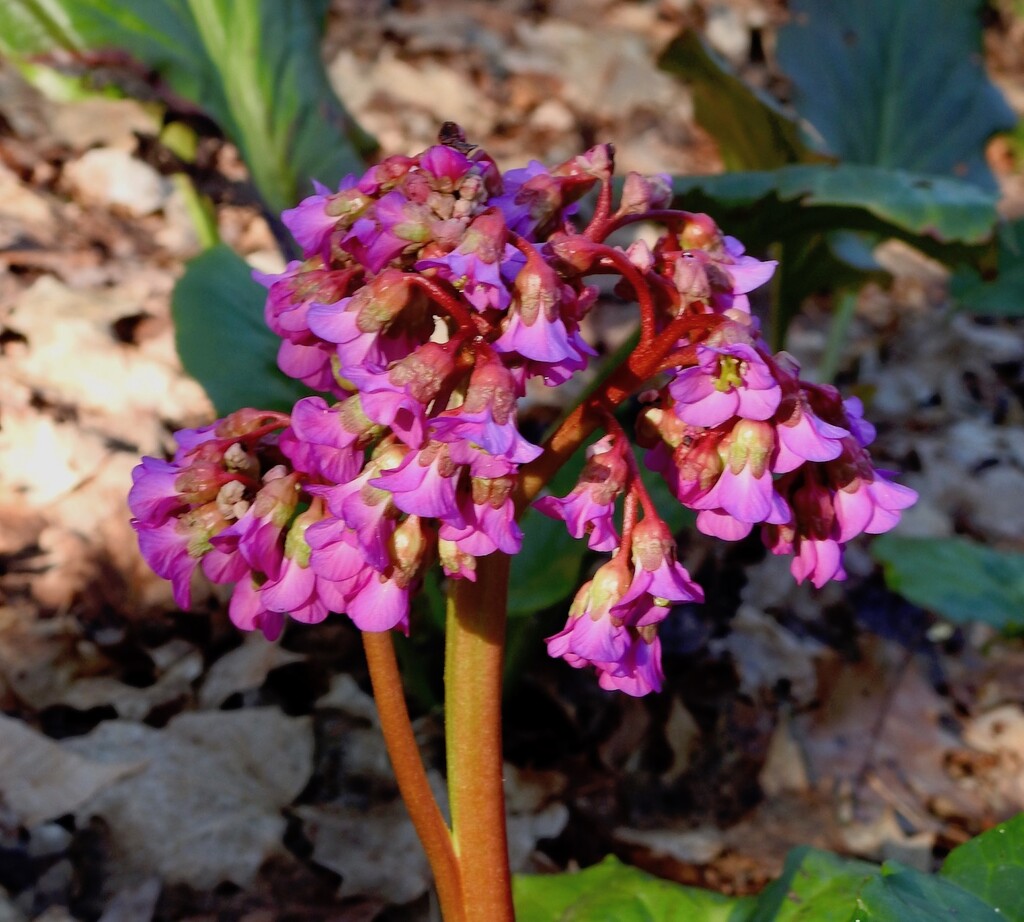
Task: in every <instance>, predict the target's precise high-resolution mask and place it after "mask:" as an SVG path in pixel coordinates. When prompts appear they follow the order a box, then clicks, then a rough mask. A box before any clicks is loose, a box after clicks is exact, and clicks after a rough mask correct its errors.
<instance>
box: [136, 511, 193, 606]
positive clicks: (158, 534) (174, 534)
mask: <svg viewBox="0 0 1024 922" xmlns="http://www.w3.org/2000/svg"><path fill="white" fill-rule="evenodd" d="M135 531H136V533H137V534H138V537H139V550H140V551H142V556H143V557H144V558H145V559H146V563H148V564H149V566H150V568H151V569H152V571H153V572H154V573H155V574H156V575H157V576H162V577H163V578H164V579H168V580H170V581H171V587H172V591H173V594H174V602H175V604H176V605H177V606H178V607H179V608H181V609H183V610H187V609H188V608H189V607H190V606H191V604H192V574H193V573H195V569H196V567H197V566H198V564H199V554H197V553H195V551H194V547H195V535H194V534H193V533H192V532H190V531H189V528H188V526H187V524H186V523H185V522H184V521H182V520H179V519H168V520H166V521H165V522H164V523H163V524H162V525H145V524H142V523H136V524H135Z"/></svg>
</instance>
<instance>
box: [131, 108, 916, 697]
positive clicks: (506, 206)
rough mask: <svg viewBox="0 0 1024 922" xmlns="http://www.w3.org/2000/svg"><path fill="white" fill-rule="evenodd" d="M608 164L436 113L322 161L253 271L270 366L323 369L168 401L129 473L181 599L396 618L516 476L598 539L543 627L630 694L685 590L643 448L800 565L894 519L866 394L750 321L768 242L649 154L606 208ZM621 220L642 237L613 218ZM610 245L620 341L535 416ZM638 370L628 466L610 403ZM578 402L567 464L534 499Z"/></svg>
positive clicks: (481, 532) (457, 563)
mask: <svg viewBox="0 0 1024 922" xmlns="http://www.w3.org/2000/svg"><path fill="white" fill-rule="evenodd" d="M613 170H614V151H613V149H612V147H611V146H610V145H606V144H602V145H598V146H596V147H594V148H593V149H591V150H590V151H587V152H585V153H583V154H580V155H578V156H576V157H572V158H570V159H569V160H567V161H565V162H564V163H562V164H558V165H556V166H553V167H551V168H548V167H545V166H543V165H542V164H540V163H537V162H531V163H530V164H529V165H528V166H526V167H525V168H522V169H514V170H510V171H508V172H506V173H504V174H502V173H501V172H500V171H499V170H498V168H497V167H496V165H495V163H494V161H493V160H492V159H491V158H490V157H489V156H488V155H487V154H486V153H484V152H483V151H481V150H479V149H477V148H475V147H474V146H473V145H472V144H469V143H467V142H466V141H465V138H464V137H463V136H462V134H461V131H460V130H458V129H457V127H452V126H446V128H445V129H444V130H443V131H442V134H441V143H439V144H436V145H434V146H432V147H430V148H428V149H427V150H426V151H424V152H422V153H421V154H419V155H416V156H395V157H388V158H386V159H384V160H383V161H381V162H380V163H378V164H376V165H374V166H372V167H371V168H369V169H368V170H367V171H366V172H365V173H364V174H363V175H362V176H354V175H353V176H349V177H346V178H345V179H343V180H342V181H341V183H340V184H339V185H338V186H337V188H336V189H333V188H331V187H327V186H323V185H319V184H317V185H316V186H315V188H314V194H312V195H311V196H309V197H308V198H306V199H304V200H303V201H302V202H300V203H299V204H298V205H297V206H296V207H295V208H292V209H289V210H288V211H286V212H285V213H284V215H283V221H284V223H285V226H286V227H287V228H288V229H289V230H290V231H291V233H292V234H293V236H294V237H295V240H296V243H297V244H298V247H299V248H300V250H301V258H299V259H295V260H293V261H291V262H289V263H288V264H287V265H286V266H285V267H284V269H283V271H282V272H280V273H278V274H268V275H261V274H257V275H256V277H257V278H258V280H259V281H260V282H261V283H262V284H263V285H264V286H265V287H266V288H267V302H266V309H265V319H266V322H267V324H268V326H269V327H270V329H271V330H272V331H273V332H274V333H275V334H276V335H277V336H279V337H280V338H281V345H280V348H279V351H278V364H279V367H280V369H281V370H282V371H283V372H284V373H285V374H287V375H289V376H290V377H292V378H294V379H297V380H298V381H300V382H302V383H303V384H305V385H306V386H307V387H309V388H310V389H311V390H312V391H315V392H316V393H311V394H309V395H308V396H306V397H304V398H303V399H300V400H298V401H297V402H296V403H295V405H294V406H293V408H292V410H291V412H290V413H289V414H284V413H270V412H263V411H259V410H251V409H246V410H240V411H238V412H237V413H232V414H230V415H229V416H227V417H225V418H224V419H222V420H218V421H217V422H216V423H214V424H212V425H210V426H207V427H203V428H201V429H196V430H183V431H182V432H179V433H178V434H177V438H178V445H179V447H178V450H177V452H176V453H175V455H174V457H173V459H171V460H160V459H154V458H146V459H143V461H142V463H141V464H140V465H139V467H138V468H137V469H136V471H135V472H134V475H133V481H134V482H133V486H132V490H131V494H130V497H129V502H130V505H131V508H132V512H133V515H134V517H135V518H134V520H133V524H134V526H135V528H136V530H137V532H138V536H139V544H140V547H141V548H142V551H143V554H144V555H145V557H146V559H147V560H148V561H149V562H150V564H151V566H152V567H153V569H154V570H156V572H158V573H159V574H160V575H162V576H165V577H166V578H167V579H169V580H170V581H171V583H172V587H173V591H174V597H175V600H176V601H177V603H178V604H179V605H180V606H182V607H187V606H188V605H189V604H190V601H191V594H190V590H191V586H192V582H193V578H194V576H195V575H196V573H197V572H198V571H200V570H201V571H202V573H203V574H204V575H205V576H206V577H207V578H209V579H211V580H213V581H214V582H223V583H234V584H235V588H234V590H233V594H232V597H231V602H230V605H229V614H230V616H231V618H232V620H233V621H234V622H235V623H236V624H237V625H238V626H239V627H241V628H243V629H247V630H253V629H259V630H262V631H263V632H264V634H266V635H267V636H268V637H276V636H277V635H278V634H279V633H280V632H281V631H282V630H283V629H284V626H285V624H286V623H287V620H288V619H289V618H291V619H292V620H294V621H300V622H304V623H314V622H317V621H320V620H323V619H324V618H326V617H328V616H329V615H330V613H332V612H333V613H337V614H347V615H348V616H349V617H350V618H351V620H352V621H353V622H354V624H355V625H356V626H357V627H358V628H359V629H361V630H364V631H386V630H391V629H398V630H402V631H408V630H409V629H410V614H411V611H412V606H411V599H412V597H413V596H414V594H415V593H416V591H417V588H418V586H419V584H420V581H421V580H422V578H423V575H424V573H425V572H426V570H427V569H428V568H430V567H432V566H434V565H435V563H437V564H439V565H440V567H441V569H442V570H443V573H444V575H445V577H446V578H447V579H449V580H459V579H466V580H475V579H476V574H477V569H478V562H479V559H480V558H483V557H487V556H489V555H492V554H499V553H504V554H516V553H518V552H519V550H520V548H521V546H522V543H523V541H524V536H523V531H522V529H521V528H520V526H519V518H520V516H521V515H522V513H523V512H524V510H525V508H526V507H527V506H528V505H529V504H530V502H531V501H533V500H536V501H535V502H534V505H535V506H536V508H537V509H538V511H540V512H541V513H543V514H545V515H547V516H549V517H551V518H554V519H556V520H559V521H561V522H563V523H564V524H565V527H566V529H567V531H568V532H569V534H570V535H571V536H572V537H573V538H575V539H579V540H586V541H587V542H588V545H589V548H590V550H591V551H594V552H596V553H599V554H610V555H611V556H610V558H609V559H607V560H605V561H604V562H601V563H598V564H596V569H594V572H593V576H592V578H591V579H590V580H589V581H588V582H587V583H586V584H585V585H584V586H583V588H582V589H580V591H579V592H578V593H577V595H576V597H575V600H574V601H573V603H572V606H571V608H570V612H569V618H568V621H567V623H566V626H565V628H564V629H563V630H562V631H561V632H559V633H558V634H556V635H554V636H553V637H551V638H549V639H548V641H547V643H548V650H549V652H550V653H551V654H552V655H553V656H558V657H561V658H563V659H565V660H566V661H567V662H568V663H569V664H570V665H572V666H575V667H593V669H594V670H595V672H596V674H597V677H598V681H599V683H600V685H601V686H602V687H603V688H607V689H617V690H621V691H624V692H626V693H627V694H631V695H641V694H646V693H647V692H649V691H653V690H657V689H659V688H660V687H661V684H662V681H663V672H662V667H661V661H660V653H661V646H660V642H659V640H658V627H659V625H660V624H661V622H662V621H663V620H664V619H665V618H667V617H670V616H671V612H672V609H673V608H674V607H675V606H677V605H690V604H700V602H701V601H702V600H703V590H702V589H701V588H700V587H699V586H698V585H697V584H696V583H695V582H694V581H693V580H692V578H691V577H690V575H689V573H688V572H687V570H686V569H685V567H684V566H683V564H682V563H681V562H680V559H679V551H678V548H677V544H676V537H675V536H674V535H672V534H671V532H670V531H669V529H668V527H667V526H666V525H665V523H664V522H663V521H662V518H661V512H660V511H659V509H658V508H657V506H656V504H655V502H654V500H652V498H651V493H650V491H649V489H648V484H647V480H648V479H649V477H650V475H651V473H653V474H654V476H656V477H661V478H662V479H664V481H665V482H666V484H667V485H668V487H669V490H670V492H671V494H672V495H673V496H674V497H675V498H676V500H677V501H679V502H680V503H682V504H684V505H686V506H688V507H689V508H691V509H693V510H695V511H696V512H697V513H698V515H697V527H698V529H700V530H701V531H703V532H705V533H707V534H710V535H715V536H717V537H720V538H722V539H725V540H737V539H739V538H742V537H744V536H745V535H747V534H749V533H750V532H751V531H753V530H754V529H755V528H759V529H760V532H761V535H762V538H763V540H764V541H765V543H766V545H767V546H768V547H769V549H770V550H771V551H772V552H773V553H778V554H791V555H792V556H793V564H792V571H793V574H794V576H795V577H796V579H797V580H804V579H807V580H810V581H811V582H812V583H814V585H816V586H820V585H822V584H823V583H824V582H825V581H826V580H828V579H841V578H843V576H844V571H843V568H842V550H843V547H844V545H845V544H846V543H847V542H849V541H850V540H851V539H853V538H854V537H855V536H856V535H858V534H860V533H862V532H868V533H878V532H881V531H885V530H887V529H889V528H891V527H893V526H894V525H895V523H896V522H897V521H898V519H899V516H900V512H901V510H902V509H904V508H906V507H907V506H908V505H909V504H910V503H911V502H913V499H914V494H913V492H912V491H910V490H908V489H907V488H905V487H901V486H899V485H898V484H896V483H894V482H893V481H892V480H891V478H890V477H889V476H888V475H887V474H885V473H884V472H880V471H877V470H876V469H875V468H874V466H873V463H872V461H871V459H870V456H869V455H868V453H867V445H868V444H869V443H870V442H871V441H872V439H873V438H874V430H873V428H872V427H871V425H870V424H869V423H867V422H866V421H865V420H864V418H863V407H862V406H861V405H860V403H859V402H858V401H854V400H850V401H846V402H845V403H844V402H843V401H842V399H841V398H840V397H839V395H838V393H837V392H836V391H835V390H834V389H832V388H829V387H824V386H821V385H815V384H811V383H808V382H805V381H803V380H802V379H801V378H800V375H799V368H798V366H797V365H796V363H795V362H794V361H793V360H792V359H791V358H790V357H788V356H787V355H785V354H784V353H779V354H775V355H773V354H772V352H771V351H770V350H769V349H768V347H767V345H766V344H765V342H764V341H763V339H762V338H761V335H760V330H759V324H758V321H757V319H756V317H755V316H754V315H752V314H751V312H750V302H749V298H748V296H749V295H750V293H751V292H753V291H754V290H755V289H756V288H758V287H759V286H760V285H763V284H764V283H765V282H766V281H767V280H768V279H769V278H770V277H771V275H772V273H773V272H774V269H775V263H774V262H772V261H762V260H759V259H757V258H756V257H754V256H751V255H749V254H747V253H746V252H745V250H744V248H743V245H742V244H741V243H740V242H739V241H738V240H736V239H735V238H733V237H730V236H728V235H726V234H724V233H722V231H721V230H720V229H719V228H718V226H717V225H716V224H715V222H714V221H713V220H712V219H711V218H710V217H709V216H707V215H704V214H694V213H690V212H685V211H679V210H673V209H672V207H671V206H672V189H671V183H670V182H669V180H668V177H666V176H655V177H646V178H645V177H641V176H639V175H638V174H630V175H629V176H628V177H627V179H626V182H625V185H624V188H623V192H622V195H621V196H620V198H619V201H618V206H617V208H616V204H615V201H614V196H613V186H612V174H613ZM588 195H590V196H591V203H590V205H583V203H582V200H583V199H584V198H585V197H586V196H588ZM591 206H592V207H591ZM583 214H586V215H587V219H586V223H585V224H584V223H583V221H582V220H581V217H580V216H581V215H583ZM638 221H651V222H652V223H655V224H658V225H660V227H661V228H662V232H661V234H660V236H659V237H658V238H657V239H656V240H655V241H654V242H653V243H651V244H648V243H646V242H644V241H642V240H637V241H636V242H634V243H632V244H629V245H627V246H626V247H625V248H623V247H621V246H615V245H611V244H610V243H609V242H608V241H609V240H610V239H618V238H613V237H612V235H613V234H614V233H615V232H616V231H619V230H622V229H623V228H625V227H627V226H628V225H631V224H634V223H637V222H638ZM608 274H614V275H615V276H617V277H618V282H617V284H614V285H613V286H611V287H610V288H608V289H606V290H613V291H614V293H615V295H616V296H618V297H620V298H623V299H628V300H630V301H632V302H634V303H635V304H636V305H637V313H638V320H639V323H638V326H639V330H640V334H639V341H638V343H637V346H636V348H635V349H634V350H633V352H632V353H631V354H630V355H629V356H628V357H625V358H623V359H622V361H621V362H620V364H619V366H618V367H617V368H616V369H612V371H611V372H610V373H609V374H608V375H607V376H606V377H602V378H601V379H600V380H598V381H597V382H596V383H595V384H593V390H592V392H590V393H588V394H587V395H586V396H584V398H583V400H582V402H581V403H580V405H579V407H578V408H577V410H576V411H573V412H570V413H568V414H567V417H566V422H565V423H563V424H562V426H561V427H560V428H559V429H558V431H557V432H556V433H555V434H554V435H553V436H552V437H551V438H550V440H549V441H548V442H546V443H545V444H544V445H542V444H539V442H540V438H539V436H538V435H537V433H536V432H534V431H532V430H531V432H530V434H529V435H528V434H527V433H526V432H524V429H523V425H522V419H523V404H524V401H526V400H530V401H535V400H536V399H537V395H538V394H542V393H544V391H545V389H550V388H555V387H559V386H561V385H563V384H567V385H569V387H570V389H572V388H576V387H577V382H572V380H571V379H573V378H575V377H577V376H578V375H581V374H584V373H586V372H587V371H588V368H589V366H590V365H591V364H592V362H593V361H594V359H595V358H596V357H597V356H598V352H599V350H598V348H597V347H596V344H595V343H594V342H592V341H589V338H590V333H589V332H588V330H589V329H590V324H591V321H590V315H591V313H592V311H593V310H594V307H595V305H596V304H597V303H598V302H599V298H600V297H601V295H600V291H601V290H602V289H599V287H598V286H597V285H595V284H593V283H592V282H593V280H592V279H591V276H592V275H608ZM570 382H571V383H570ZM644 389H647V390H644ZM638 390H644V393H643V395H642V404H643V409H642V412H641V414H640V418H639V425H638V429H637V433H636V440H637V442H638V443H639V444H640V446H641V447H643V448H645V449H647V452H646V456H645V457H644V458H643V464H645V465H646V467H647V469H648V471H647V472H641V465H640V464H639V463H638V461H637V458H636V457H635V455H634V451H633V445H632V444H631V441H630V436H629V434H628V433H627V432H626V431H625V429H624V428H623V423H622V422H621V421H620V419H619V418H618V417H617V415H616V410H617V408H620V407H621V406H623V404H624V403H625V401H626V400H627V399H628V398H629V397H630V395H631V394H633V393H635V392H636V391H638ZM596 430H603V431H604V434H603V436H601V437H599V438H597V440H596V441H594V443H593V444H592V446H591V447H590V448H589V450H587V452H586V457H585V458H584V459H582V461H581V462H580V463H579V467H577V468H576V471H577V476H576V480H575V486H572V487H571V488H570V489H569V491H568V492H567V493H566V494H565V495H544V496H540V498H537V497H538V495H539V492H540V489H541V487H542V486H543V484H544V483H545V482H547V480H548V479H549V478H550V477H551V475H552V474H553V473H554V471H555V470H556V469H557V468H558V467H559V466H560V465H563V464H565V463H569V464H573V463H575V462H574V461H573V460H571V455H572V452H573V449H574V448H577V447H578V446H579V445H580V444H581V443H582V442H583V440H584V439H585V438H586V437H587V436H588V435H589V434H590V433H591V432H594V431H596ZM570 483H571V481H570Z"/></svg>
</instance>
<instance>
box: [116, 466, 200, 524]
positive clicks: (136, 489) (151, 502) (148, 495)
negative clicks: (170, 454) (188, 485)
mask: <svg viewBox="0 0 1024 922" xmlns="http://www.w3.org/2000/svg"><path fill="white" fill-rule="evenodd" d="M180 473H181V467H180V466H179V465H177V464H173V463H171V462H170V461H161V460H159V459H158V458H143V459H142V461H141V462H140V463H139V464H138V465H137V466H136V467H135V469H134V470H133V471H132V488H131V490H130V491H129V493H128V508H129V509H131V511H132V515H133V516H135V517H136V518H137V519H139V520H140V521H142V522H145V523H146V524H147V525H151V526H157V525H163V524H164V522H166V521H167V520H168V519H169V518H171V517H172V516H173V515H175V513H177V512H179V511H181V510H182V509H184V508H185V506H186V504H185V503H184V501H183V500H182V498H181V497H180V496H179V495H178V490H177V488H176V486H175V482H176V481H177V479H178V475H179V474H180Z"/></svg>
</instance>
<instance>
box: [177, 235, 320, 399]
mask: <svg viewBox="0 0 1024 922" xmlns="http://www.w3.org/2000/svg"><path fill="white" fill-rule="evenodd" d="M265 300H266V291H265V290H264V289H263V288H262V287H261V286H260V285H258V284H257V283H256V282H254V281H253V280H252V274H251V270H250V269H249V266H248V265H247V264H246V262H245V261H244V260H243V259H242V258H241V257H240V256H239V255H238V254H237V253H235V252H234V250H232V249H231V248H230V247H228V246H226V245H225V244H218V245H217V246H215V247H213V248H212V249H209V250H207V251H206V252H205V253H203V254H201V255H200V256H197V257H196V258H195V259H193V260H191V261H190V262H189V263H188V266H187V267H186V270H185V274H184V275H183V276H182V277H181V279H180V281H179V282H178V284H177V286H176V287H175V289H174V297H173V300H172V303H171V309H172V312H173V315H174V326H175V334H176V337H177V346H178V354H179V355H180V356H181V361H182V364H183V365H184V366H185V370H186V371H187V372H188V373H189V374H190V375H192V377H194V378H195V379H196V380H197V381H198V382H199V383H200V384H201V385H202V386H203V388H204V389H205V390H206V393H207V394H208V395H209V397H210V399H211V400H212V401H213V405H214V407H215V408H216V410H217V413H218V415H221V416H223V415H224V414H226V413H230V412H232V411H233V410H237V409H239V408H240V407H259V408H261V409H266V410H290V409H291V407H292V405H293V404H294V403H295V401H296V400H298V399H299V398H300V397H303V396H307V395H308V394H309V393H310V391H309V389H308V388H306V387H304V386H303V385H302V384H300V383H299V382H298V381H293V380H292V379H291V378H288V377H286V376H285V375H284V374H283V373H282V372H281V371H280V370H279V369H278V367H277V350H278V347H279V346H280V343H281V341H280V340H279V339H278V338H277V336H275V335H274V334H273V333H272V332H271V331H270V328H269V327H267V325H266V324H265V323H264V321H263V304H264V301H265Z"/></svg>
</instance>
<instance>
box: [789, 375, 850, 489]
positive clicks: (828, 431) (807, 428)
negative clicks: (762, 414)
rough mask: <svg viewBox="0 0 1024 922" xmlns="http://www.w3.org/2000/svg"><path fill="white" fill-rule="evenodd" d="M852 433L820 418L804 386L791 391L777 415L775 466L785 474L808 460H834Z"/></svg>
mask: <svg viewBox="0 0 1024 922" xmlns="http://www.w3.org/2000/svg"><path fill="white" fill-rule="evenodd" d="M849 435H850V433H849V432H847V431H846V430H845V429H841V428H840V427H839V426H833V425H832V424H831V423H827V422H825V421H824V420H823V419H821V418H819V417H818V415H817V414H816V413H815V412H814V410H812V409H811V406H810V403H809V402H808V400H807V396H806V393H805V392H804V391H803V390H798V391H796V392H795V393H791V394H788V395H787V396H786V398H785V399H784V400H783V401H782V404H781V406H780V407H779V412H778V416H777V417H776V425H775V436H776V453H775V457H774V458H773V459H772V470H773V471H774V472H775V473H776V474H785V473H788V472H789V471H794V470H796V469H797V468H798V467H800V465H802V464H804V463H805V462H807V461H832V460H833V459H835V458H838V457H839V455H840V454H841V453H842V450H843V439H845V438H847V437H848V436H849Z"/></svg>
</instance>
